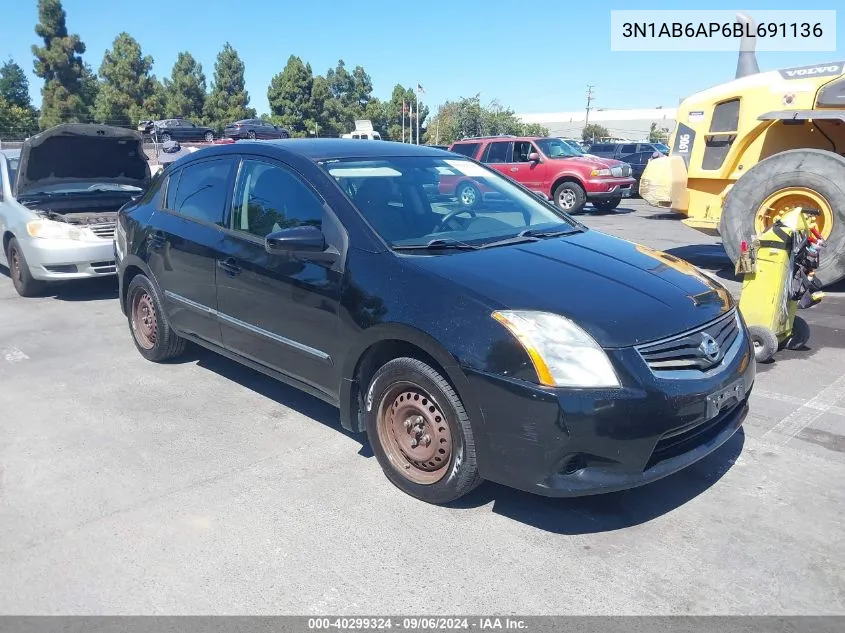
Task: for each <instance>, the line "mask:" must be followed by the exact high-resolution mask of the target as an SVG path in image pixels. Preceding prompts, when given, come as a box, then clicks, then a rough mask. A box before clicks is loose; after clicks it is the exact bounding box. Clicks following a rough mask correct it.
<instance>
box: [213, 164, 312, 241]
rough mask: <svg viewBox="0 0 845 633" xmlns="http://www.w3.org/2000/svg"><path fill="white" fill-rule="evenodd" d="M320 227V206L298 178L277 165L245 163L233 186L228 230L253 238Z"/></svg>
mask: <svg viewBox="0 0 845 633" xmlns="http://www.w3.org/2000/svg"><path fill="white" fill-rule="evenodd" d="M322 224H323V203H322V202H321V201H320V200H319V198H317V196H316V195H315V194H314V193H313V192H312V191H311V189H309V188H308V186H307V185H306V184H305V183H303V182H302V181H301V180H300V179H299V177H298V176H296V175H295V174H293V173H291V172H290V171H288V170H287V169H284V168H282V167H280V166H278V165H273V164H271V163H265V162H262V161H257V160H245V161H244V162H243V165H242V166H241V169H240V172H239V173H238V182H237V183H236V184H235V197H234V201H233V203H232V219H231V223H230V226H229V228H230V229H232V230H235V231H242V232H244V233H248V234H250V235H253V236H255V237H260V238H264V237H266V236H268V235H269V234H270V233H274V232H276V231H281V230H282V229H287V228H291V227H295V226H306V225H310V226H316V227H317V228H320V227H321V226H322Z"/></svg>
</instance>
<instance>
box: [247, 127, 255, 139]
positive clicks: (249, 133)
mask: <svg viewBox="0 0 845 633" xmlns="http://www.w3.org/2000/svg"><path fill="white" fill-rule="evenodd" d="M246 137H247V138H248V139H249V140H251V141H254V140H255V132H254V131H253V130H250V131H249V132H247V133H246Z"/></svg>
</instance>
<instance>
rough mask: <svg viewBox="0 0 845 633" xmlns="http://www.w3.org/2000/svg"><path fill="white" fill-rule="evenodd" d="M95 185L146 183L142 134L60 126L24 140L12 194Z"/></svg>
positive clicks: (147, 172)
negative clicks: (41, 189) (86, 183)
mask: <svg viewBox="0 0 845 633" xmlns="http://www.w3.org/2000/svg"><path fill="white" fill-rule="evenodd" d="M74 182H97V183H109V184H117V185H132V186H133V187H140V188H142V189H145V188H146V187H147V186H148V185H149V184H150V166H149V164H148V163H147V157H146V154H144V147H143V142H142V140H141V135H140V134H139V133H138V132H136V131H134V130H128V129H125V128H119V127H111V126H108V125H96V124H90V123H63V124H62V125H57V126H56V127H52V128H50V129H49V130H45V131H44V132H41V133H40V134H36V135H35V136H32V137H30V138H28V139H27V140H26V141H25V142H24V144H23V147H21V155H20V163H19V165H18V176H17V180H16V182H15V195H16V196H20V195H22V194H25V193H28V192H31V191H33V190H35V189H40V188H42V187H45V186H49V185H61V184H69V183H74Z"/></svg>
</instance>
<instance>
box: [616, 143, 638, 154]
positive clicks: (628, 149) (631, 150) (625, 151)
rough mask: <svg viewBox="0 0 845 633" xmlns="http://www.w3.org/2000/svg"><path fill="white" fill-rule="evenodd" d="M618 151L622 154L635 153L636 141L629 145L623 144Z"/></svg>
mask: <svg viewBox="0 0 845 633" xmlns="http://www.w3.org/2000/svg"><path fill="white" fill-rule="evenodd" d="M619 153H620V154H622V155H625V154H636V153H637V144H636V143H633V144H631V145H623V146H622V147H621V148H620V150H619Z"/></svg>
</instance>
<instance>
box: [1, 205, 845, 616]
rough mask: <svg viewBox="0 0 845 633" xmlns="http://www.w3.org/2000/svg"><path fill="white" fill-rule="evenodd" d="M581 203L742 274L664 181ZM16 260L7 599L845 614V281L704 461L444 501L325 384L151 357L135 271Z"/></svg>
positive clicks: (70, 608) (101, 607)
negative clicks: (378, 454)
mask: <svg viewBox="0 0 845 633" xmlns="http://www.w3.org/2000/svg"><path fill="white" fill-rule="evenodd" d="M588 210H589V207H588ZM581 218H582V219H583V220H584V222H585V223H586V224H588V225H590V226H592V227H594V228H597V229H600V230H603V231H606V232H608V233H611V234H615V235H619V236H621V237H624V238H625V239H630V240H633V241H637V242H642V243H644V244H647V245H649V246H652V247H655V248H659V249H663V250H668V251H669V252H671V253H673V254H675V255H678V256H680V257H683V258H686V259H689V260H690V261H692V262H693V263H695V264H697V265H699V266H701V267H702V268H703V269H704V270H706V271H709V272H711V273H713V274H714V275H716V276H717V277H719V278H720V279H722V280H723V281H725V282H726V283H727V284H728V286H729V287H730V288H731V290H734V291H737V292H738V290H739V284H738V283H737V282H736V280H735V279H734V277H733V275H732V271H731V268H732V267H731V265H730V262H729V261H728V260H727V258H726V257H725V255H724V252H723V251H722V249H721V247H720V246H719V242H718V239H715V238H708V237H706V236H702V235H700V234H698V233H696V232H695V231H693V230H691V229H688V228H686V227H684V226H683V225H682V224H681V223H680V222H679V221H678V220H677V218H675V217H674V216H670V215H668V214H666V213H663V212H662V211H660V210H658V209H654V208H651V207H648V206H647V205H645V204H644V203H642V202H641V201H639V200H635V201H630V202H626V203H624V204H623V205H622V207H620V209H619V210H618V212H617V213H614V214H611V215H607V216H592V215H590V213H587V214H585V215H583V216H581ZM2 273H3V274H2V275H0V420H2V422H0V587H2V591H0V613H4V614H36V613H37V614H57V613H64V614H164V613H166V614H252V613H256V614H257V613H261V614H309V615H310V614H315V615H316V614H328V613H332V614H409V613H415V614H449V613H451V614H485V613H497V614H510V613H517V614H522V615H531V614H680V613H694V614H845V562H843V557H842V552H843V551H845V503H844V502H845V351H843V348H845V335H844V334H843V329H845V292H843V290H845V288H843V287H840V288H834V289H832V291H831V292H830V293H829V295H828V297H827V298H826V299H825V301H824V302H823V303H822V304H820V305H818V306H816V307H814V308H812V309H811V310H808V311H804V312H803V313H802V314H803V316H804V317H805V318H806V319H807V320H808V321H809V323H810V325H811V327H812V329H813V338H812V340H811V341H810V346H809V347H810V349H808V350H803V351H795V352H789V351H787V352H781V353H779V355H778V357H777V360H776V361H775V362H774V363H772V364H769V365H758V378H757V382H756V385H755V389H754V393H753V396H752V404H751V413H750V415H749V417H748V419H747V421H746V423H745V427H744V431H742V432H740V433H738V434H737V435H736V436H735V437H734V438H733V439H732V440H731V441H730V442H728V444H726V445H725V446H723V447H722V448H721V449H720V450H718V451H717V452H716V453H714V454H712V455H711V456H710V457H708V458H707V459H705V460H703V461H702V462H699V463H698V464H696V465H694V466H693V467H691V468H688V469H686V470H684V471H682V472H680V473H678V474H676V475H674V476H671V477H669V478H667V479H664V480H661V481H659V482H657V483H654V484H651V485H649V486H646V487H643V488H640V489H636V490H633V491H629V492H624V493H614V494H608V495H603V496H598V497H592V498H581V499H546V498H541V497H536V496H532V495H529V494H525V493H521V492H516V491H513V490H509V489H506V488H504V487H501V486H497V485H494V484H484V485H483V486H481V487H480V488H479V489H478V490H476V491H475V492H474V493H472V494H471V495H470V496H469V497H467V498H465V499H463V500H461V501H460V502H458V503H457V504H455V505H453V506H451V507H435V506H430V505H426V504H424V503H421V502H418V501H415V500H414V499H412V498H410V497H408V496H406V495H404V494H402V493H401V492H399V491H398V490H397V489H395V488H394V487H393V486H392V485H391V484H390V483H389V482H388V481H387V479H386V478H385V477H384V476H383V475H382V473H381V470H380V469H379V466H378V464H377V462H376V460H375V458H373V457H372V453H371V451H370V449H369V446H368V444H367V442H366V438H365V436H351V435H348V434H347V433H345V432H343V431H342V430H341V428H340V423H339V419H338V414H337V411H336V410H334V409H332V408H331V407H329V406H327V405H325V404H323V403H322V402H320V401H318V400H315V399H313V398H311V397H309V396H307V395H304V394H302V393H300V392H298V391H296V390H294V389H291V388H288V387H286V386H284V385H281V384H279V383H276V382H274V381H273V380H271V379H269V378H266V377H264V376H263V375H260V374H258V373H256V372H253V371H251V370H249V369H246V368H243V367H241V366H240V365H237V364H235V363H233V362H231V361H228V360H226V359H223V358H221V357H218V356H215V355H214V354H211V353H208V352H204V351H201V350H197V349H191V350H190V351H189V353H188V354H187V356H186V357H185V358H184V359H183V360H181V361H180V362H177V363H173V364H166V365H155V364H152V363H149V362H147V361H145V360H143V359H142V358H141V356H140V355H139V354H138V353H137V352H136V350H135V348H134V346H133V344H132V340H131V338H130V334H129V331H128V328H127V325H126V322H125V319H124V317H123V316H122V314H121V312H120V309H119V308H118V305H117V301H116V283H111V282H106V283H93V284H92V283H85V284H74V285H70V286H65V287H62V288H58V289H56V291H55V292H56V294H54V295H53V296H46V297H42V298H37V299H22V298H20V297H18V296H17V295H16V294H15V292H14V290H13V288H12V286H11V283H10V282H9V280H8V277H7V276H6V271H2ZM581 300H584V301H589V291H588V289H585V293H584V297H583V298H582V299H581Z"/></svg>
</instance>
